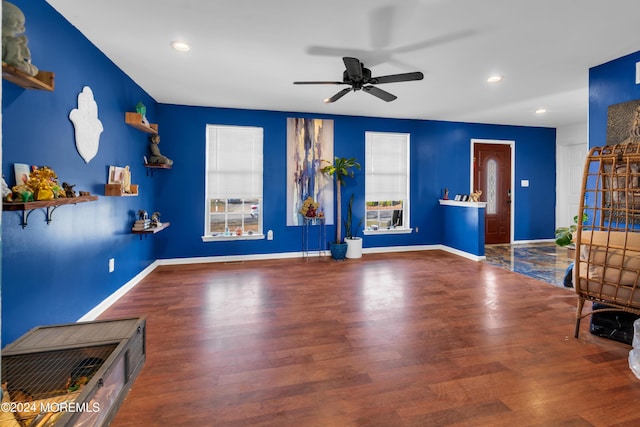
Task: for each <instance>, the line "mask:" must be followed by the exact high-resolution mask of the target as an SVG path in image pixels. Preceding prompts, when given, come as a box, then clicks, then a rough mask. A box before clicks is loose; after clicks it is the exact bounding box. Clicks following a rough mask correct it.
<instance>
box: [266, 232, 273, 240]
mask: <svg viewBox="0 0 640 427" xmlns="http://www.w3.org/2000/svg"><path fill="white" fill-rule="evenodd" d="M267 240H273V230H269V231H268V232H267Z"/></svg>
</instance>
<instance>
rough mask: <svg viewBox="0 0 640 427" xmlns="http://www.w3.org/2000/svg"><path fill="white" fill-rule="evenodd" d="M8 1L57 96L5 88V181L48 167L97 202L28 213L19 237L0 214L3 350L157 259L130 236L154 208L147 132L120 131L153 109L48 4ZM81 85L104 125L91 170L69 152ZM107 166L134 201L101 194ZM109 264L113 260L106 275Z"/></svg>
mask: <svg viewBox="0 0 640 427" xmlns="http://www.w3.org/2000/svg"><path fill="white" fill-rule="evenodd" d="M13 3H14V4H16V5H17V6H18V7H20V8H21V9H22V10H23V12H24V13H25V15H26V17H27V35H28V37H29V47H30V49H31V54H32V58H33V63H34V64H35V65H36V66H37V67H38V68H40V69H42V70H46V71H53V72H54V73H55V91H54V92H45V91H37V90H26V89H22V88H20V87H18V86H16V85H14V84H12V83H9V82H7V81H4V80H3V83H2V115H3V117H2V119H3V120H2V141H3V156H2V157H3V158H2V173H3V175H4V176H5V178H6V181H7V183H8V184H9V185H14V183H15V180H14V174H13V164H14V163H27V164H29V165H47V166H49V167H51V168H52V169H53V170H54V171H55V172H56V173H57V175H58V178H59V181H60V182H63V181H66V182H69V183H71V184H75V185H76V187H75V189H76V190H82V191H90V192H91V193H92V194H95V195H98V196H99V199H98V201H96V202H90V203H81V204H78V205H69V206H61V207H59V208H58V209H57V210H56V211H55V212H54V213H53V222H51V224H49V225H47V224H46V223H45V221H44V218H45V214H44V210H42V209H39V210H36V211H33V212H32V213H31V215H30V216H29V225H28V226H27V227H26V228H25V229H22V228H21V227H20V221H21V215H20V214H19V213H18V212H4V213H3V214H2V344H3V346H4V344H6V343H9V342H11V341H13V340H14V339H16V338H17V337H19V336H20V335H22V334H23V333H24V332H25V331H27V330H28V329H30V328H32V327H34V326H37V325H42V324H51V323H59V322H67V321H75V320H77V319H78V318H80V317H81V316H82V315H83V314H85V313H86V312H87V311H89V310H90V309H91V308H93V307H94V306H96V305H97V304H98V303H100V302H101V301H102V300H103V299H104V298H106V297H107V296H109V295H110V294H112V293H113V292H114V291H115V290H117V289H118V288H119V287H120V286H122V285H123V284H124V283H126V282H127V281H129V280H130V279H131V278H132V277H134V276H135V275H136V274H138V273H139V272H140V271H141V270H143V269H144V268H145V267H147V266H148V265H149V264H151V263H152V262H153V261H154V260H155V259H156V255H155V254H154V247H153V244H154V242H153V239H151V240H150V239H147V240H142V241H140V240H139V238H138V237H137V236H134V235H132V234H130V232H129V231H130V229H131V223H132V220H133V218H134V214H135V212H136V211H137V210H138V209H141V208H142V209H147V210H152V209H154V208H155V206H154V204H155V202H154V191H153V190H154V187H155V183H153V181H152V180H151V179H148V178H147V177H146V175H145V169H144V167H143V166H142V157H143V156H144V155H145V154H146V151H147V141H146V136H145V134H143V133H142V132H140V131H137V130H135V129H134V128H132V127H130V126H127V125H126V124H125V123H124V112H125V111H134V106H135V105H136V103H137V102H138V101H139V100H142V102H143V103H145V104H146V105H147V107H148V110H149V111H148V115H149V117H150V118H151V119H155V118H156V117H157V116H156V105H155V101H154V100H153V99H152V98H150V97H149V96H148V95H147V94H146V93H145V92H144V91H143V90H142V89H141V88H140V87H139V86H137V85H136V84H135V83H134V82H133V81H132V80H131V79H130V78H129V77H127V76H126V75H125V74H124V73H123V72H122V71H121V70H120V69H118V68H117V67H116V66H115V65H114V64H113V63H112V62H111V61H110V60H109V59H107V57H106V56H104V55H103V54H102V53H101V52H100V51H99V50H97V49H96V48H95V47H94V46H93V45H92V44H91V43H90V42H89V41H88V40H87V39H86V38H85V37H84V36H82V34H80V33H79V32H78V31H77V30H76V29H75V28H74V27H72V26H71V25H69V23H68V22H67V21H66V20H65V19H64V18H62V17H61V16H60V15H59V14H58V13H57V12H56V11H55V10H54V9H53V8H51V7H50V6H49V5H48V4H47V3H45V2H44V1H42V0H37V1H32V0H29V1H26V0H22V1H13ZM85 85H86V86H89V87H91V89H92V90H93V94H94V97H95V99H96V102H97V104H98V117H99V119H100V120H101V121H102V125H103V127H104V131H103V133H102V135H101V137H100V146H99V150H98V154H97V155H96V157H94V158H93V159H92V160H91V161H90V162H89V163H85V162H84V160H83V159H82V158H81V157H80V155H79V154H78V152H77V150H76V147H75V137H74V127H73V124H72V123H71V121H70V120H69V113H70V112H71V110H72V109H74V108H76V107H77V105H78V100H77V96H78V94H79V93H80V92H81V91H82V88H83V87H84V86H85ZM152 121H153V120H152ZM109 165H119V166H126V165H130V166H131V170H132V175H133V181H134V183H138V184H139V185H140V196H139V197H104V196H103V195H104V184H105V183H106V179H107V170H108V167H109ZM109 258H114V259H115V266H116V269H115V271H114V272H113V273H109V272H108V260H109Z"/></svg>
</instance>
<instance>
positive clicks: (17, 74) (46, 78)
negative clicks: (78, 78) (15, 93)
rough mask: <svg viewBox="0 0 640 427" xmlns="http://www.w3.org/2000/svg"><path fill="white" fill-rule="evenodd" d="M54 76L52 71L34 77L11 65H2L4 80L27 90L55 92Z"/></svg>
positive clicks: (39, 73) (41, 72)
mask: <svg viewBox="0 0 640 427" xmlns="http://www.w3.org/2000/svg"><path fill="white" fill-rule="evenodd" d="M54 76H55V75H54V74H53V73H52V72H51V71H40V72H38V74H36V75H35V76H33V77H32V76H30V75H28V74H26V73H24V72H22V71H20V70H18V69H17V68H15V67H12V66H11V65H9V64H6V63H4V62H3V63H2V78H3V79H5V80H7V81H10V82H11V83H14V84H16V85H18V86H20V87H23V88H25V89H38V90H46V91H49V92H53V88H54V82H53V80H54Z"/></svg>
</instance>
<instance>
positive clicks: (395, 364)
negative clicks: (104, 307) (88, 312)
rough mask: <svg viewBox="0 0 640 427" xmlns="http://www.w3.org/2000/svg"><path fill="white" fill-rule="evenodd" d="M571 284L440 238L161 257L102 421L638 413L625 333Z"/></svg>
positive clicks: (620, 418)
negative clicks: (136, 354)
mask: <svg viewBox="0 0 640 427" xmlns="http://www.w3.org/2000/svg"><path fill="white" fill-rule="evenodd" d="M575 302H576V296H575V294H574V293H573V290H571V289H563V288H558V287H556V286H553V285H550V284H546V283H542V282H539V281H537V280H535V279H531V278H528V277H525V276H522V275H520V274H516V273H513V272H510V271H506V270H504V269H501V268H498V267H495V266H491V265H488V264H485V263H482V262H473V261H470V260H467V259H464V258H461V257H457V256H455V255H451V254H448V253H445V252H442V251H423V252H406V253H389V254H369V255H364V257H363V258H362V259H360V260H348V261H346V262H335V261H331V260H326V261H323V260H320V259H314V260H312V262H308V263H305V262H303V261H302V260H298V259H293V260H292V259H286V260H269V261H255V262H244V263H229V264H222V263H219V264H194V265H184V266H163V267H159V268H158V269H156V270H155V271H154V272H152V273H151V274H150V275H149V276H147V277H146V278H145V279H144V280H143V281H142V282H141V283H140V284H139V285H138V286H136V287H135V288H134V289H133V290H131V291H130V292H129V293H127V294H126V295H125V296H124V297H122V298H121V299H120V300H119V301H118V302H117V303H116V304H115V305H114V306H112V307H111V308H110V309H109V310H108V311H107V312H105V313H104V314H103V316H101V318H116V317H125V316H146V317H147V349H148V356H147V362H146V365H145V366H144V368H143V370H142V373H141V375H140V376H139V377H138V379H137V380H136V382H135V383H134V385H133V388H132V390H131V392H130V393H129V395H128V397H127V399H126V400H125V402H124V404H123V406H122V407H121V409H120V412H119V413H118V415H117V416H116V418H115V420H114V422H113V424H112V425H113V426H115V427H123V426H156V425H167V426H201V425H202V426H214V425H215V426H244V425H254V426H443V425H456V426H484V425H488V426H525V425H533V426H604V425H619V426H632V425H634V426H635V425H640V411H639V410H638V402H639V401H640V380H638V379H636V378H635V376H634V375H633V373H632V372H631V371H630V369H629V367H628V362H627V357H628V354H629V350H630V347H629V346H627V345H624V344H621V343H618V342H615V341H610V340H607V339H604V338H599V337H596V336H593V335H591V334H590V333H589V332H588V326H589V321H588V319H587V320H586V321H583V322H582V332H581V335H580V339H575V338H573V327H574V316H575Z"/></svg>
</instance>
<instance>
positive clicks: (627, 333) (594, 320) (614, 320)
mask: <svg viewBox="0 0 640 427" xmlns="http://www.w3.org/2000/svg"><path fill="white" fill-rule="evenodd" d="M601 308H608V306H607V305H605V304H600V303H597V302H594V303H593V310H598V309H601ZM639 317H640V316H637V315H635V314H633V313H626V312H624V311H604V312H602V313H594V314H592V315H591V327H590V328H589V331H590V332H591V333H592V334H593V335H597V336H599V337H604V338H609V339H611V340H615V341H620V342H623V343H625V344H629V345H631V343H632V342H633V322H635V321H636V319H638V318H639Z"/></svg>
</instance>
